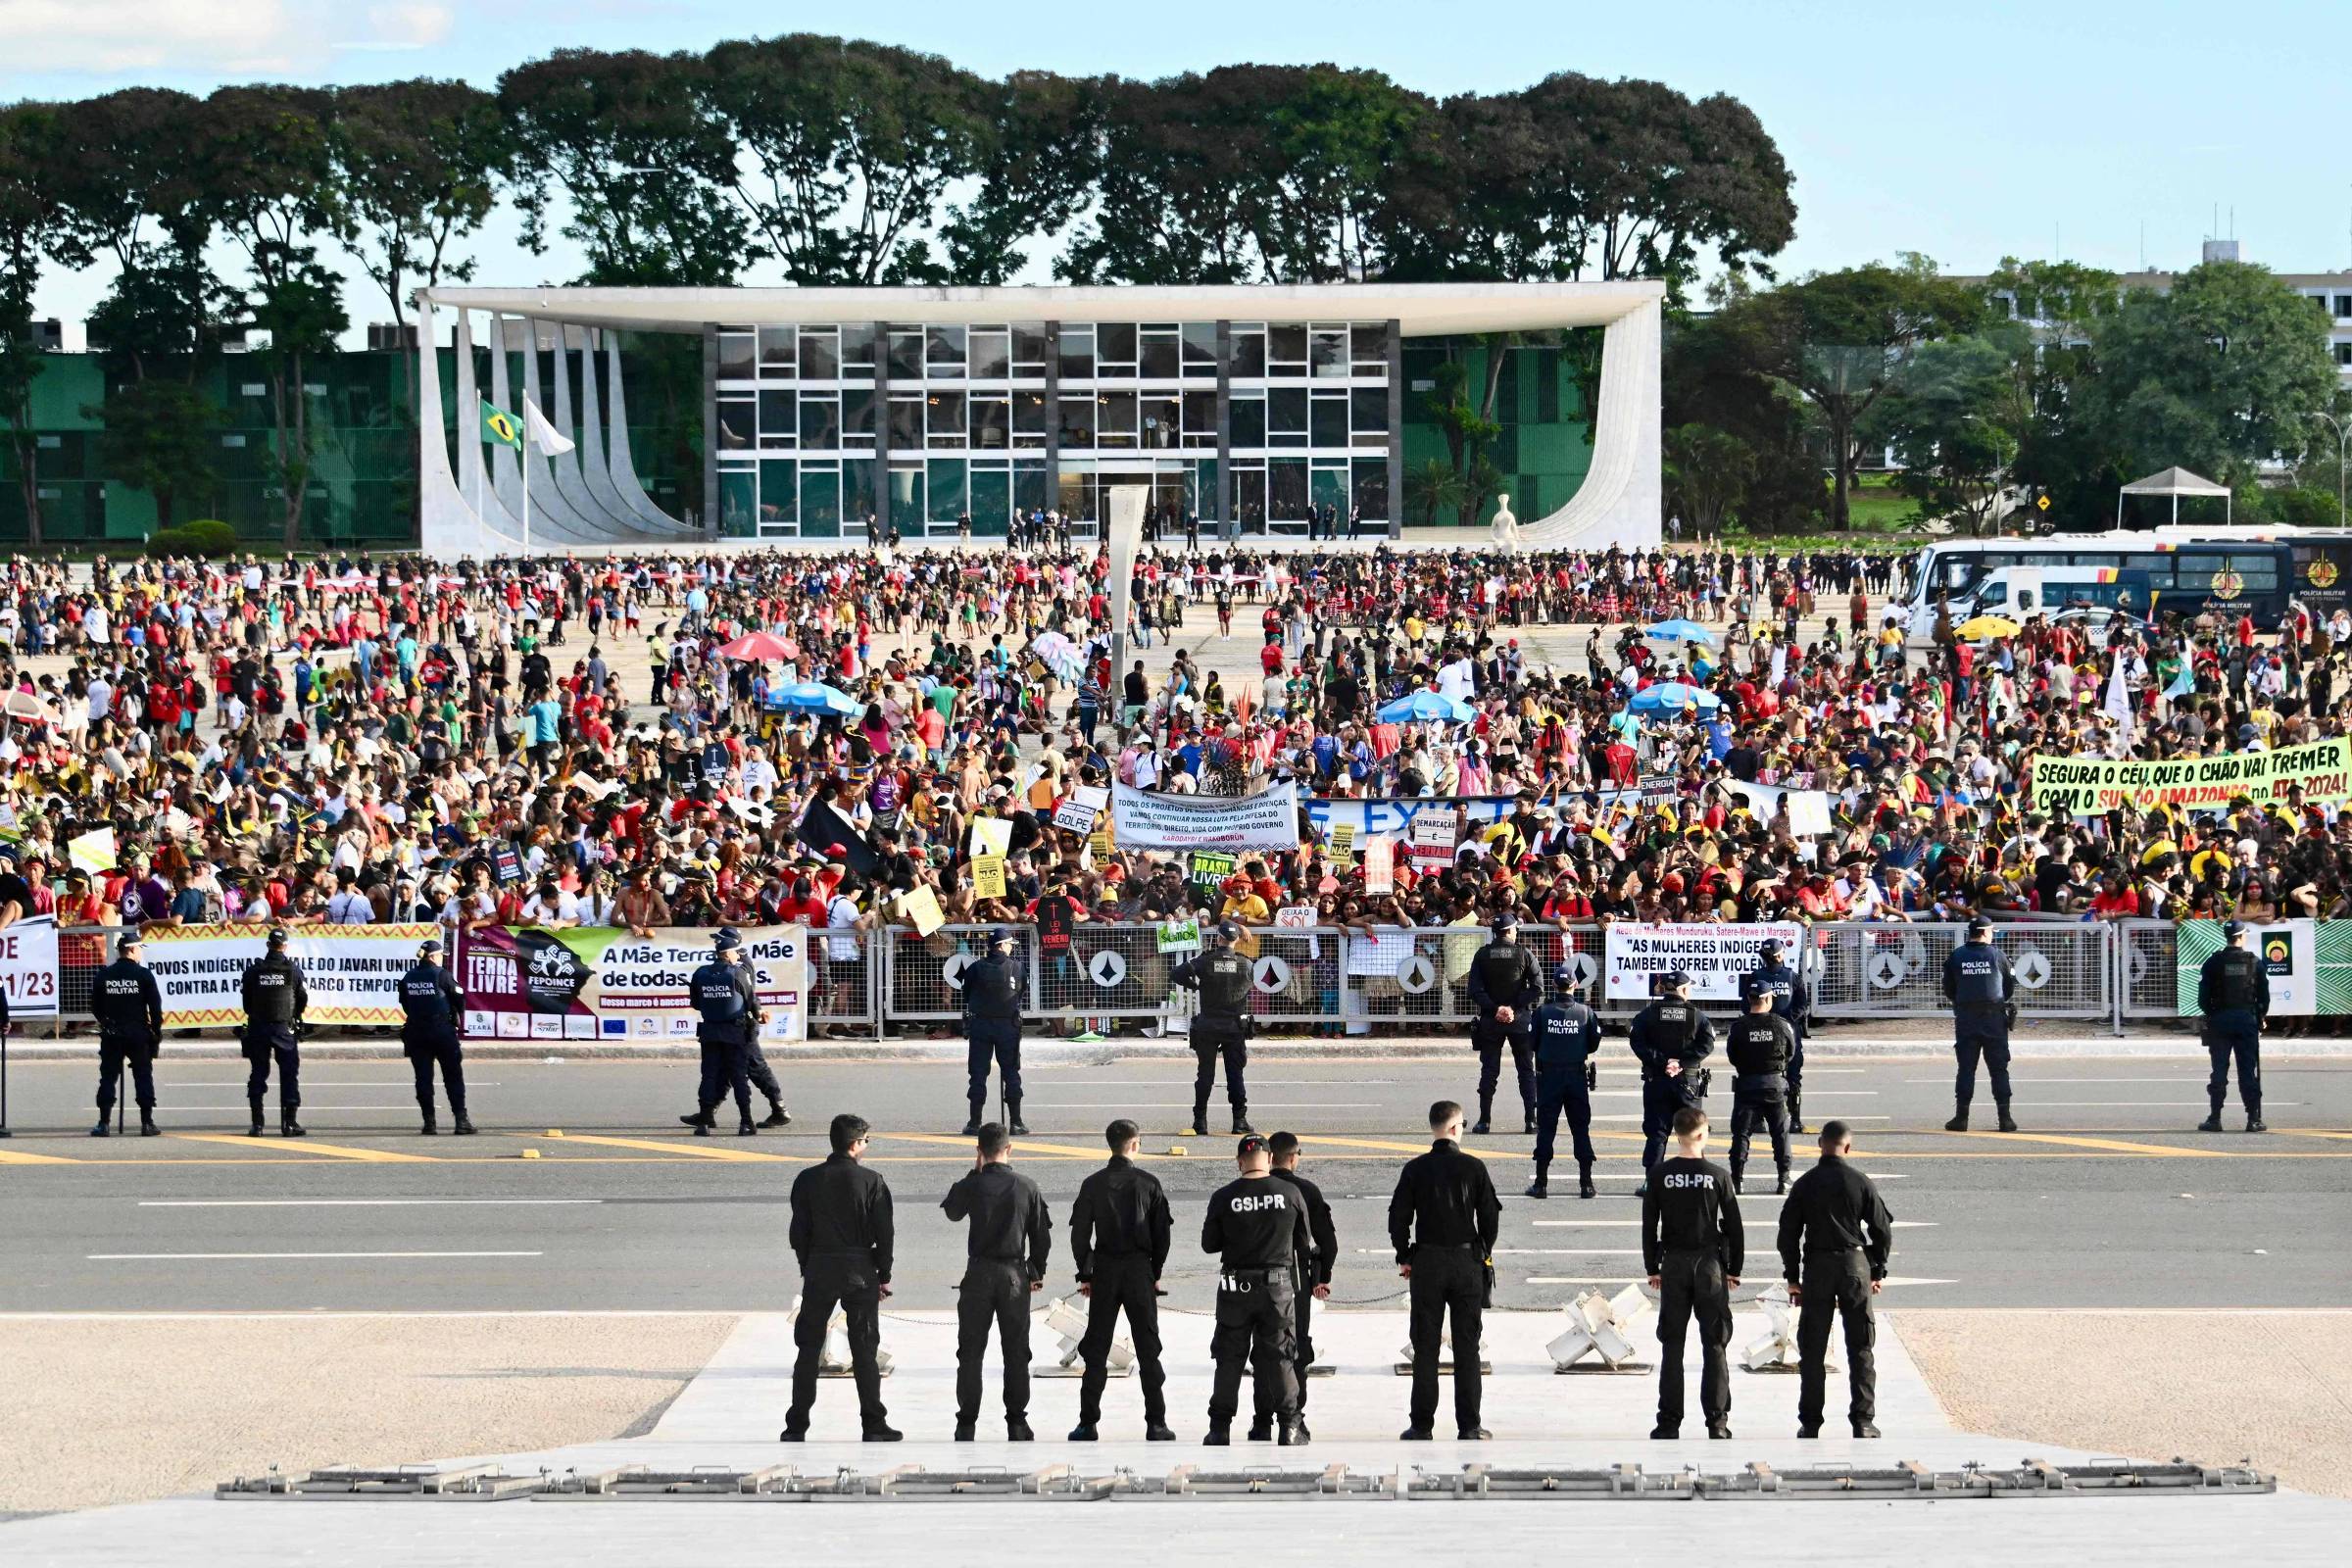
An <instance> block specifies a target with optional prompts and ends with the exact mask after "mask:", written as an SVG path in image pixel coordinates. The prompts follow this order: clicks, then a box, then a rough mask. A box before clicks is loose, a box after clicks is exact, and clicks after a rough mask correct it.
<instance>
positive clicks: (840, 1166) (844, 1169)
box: [778, 1111, 902, 1443]
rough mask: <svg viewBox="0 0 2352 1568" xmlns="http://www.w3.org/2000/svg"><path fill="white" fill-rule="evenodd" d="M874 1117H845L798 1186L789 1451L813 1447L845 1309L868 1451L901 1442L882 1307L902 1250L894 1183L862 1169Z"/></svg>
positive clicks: (793, 1236)
mask: <svg viewBox="0 0 2352 1568" xmlns="http://www.w3.org/2000/svg"><path fill="white" fill-rule="evenodd" d="M868 1130H869V1129H868V1128H867V1126H866V1123H865V1118H864V1117H862V1116H853V1115H851V1114H850V1113H849V1112H848V1111H843V1112H842V1113H841V1114H840V1115H838V1116H835V1117H834V1118H833V1124H832V1126H831V1127H830V1128H828V1129H827V1130H826V1136H827V1138H828V1139H829V1141H830V1142H831V1144H832V1146H833V1152H832V1153H831V1154H830V1155H828V1156H827V1157H826V1159H825V1162H824V1163H823V1164H821V1165H811V1166H809V1168H808V1169H807V1170H804V1171H802V1172H801V1173H800V1174H799V1175H798V1176H795V1177H794V1178H793V1179H792V1228H791V1231H790V1233H789V1239H790V1242H791V1245H792V1255H793V1256H794V1257H795V1258H796V1259H798V1260H799V1262H800V1265H801V1312H800V1316H798V1317H796V1318H794V1319H793V1324H792V1343H793V1346H794V1347H795V1348H796V1350H797V1351H798V1354H797V1355H796V1356H795V1358H794V1360H793V1364H792V1407H791V1408H790V1409H789V1410H787V1411H785V1413H784V1430H783V1432H781V1433H780V1434H778V1437H779V1440H780V1441H782V1442H785V1443H806V1442H808V1441H809V1411H810V1409H811V1408H813V1407H814V1406H815V1404H816V1369H817V1364H818V1362H820V1361H821V1360H823V1359H824V1353H825V1329H826V1325H827V1324H828V1323H829V1322H830V1321H831V1320H832V1317H833V1309H834V1308H835V1307H836V1306H839V1307H840V1308H841V1309H842V1312H843V1314H844V1315H845V1316H846V1317H847V1318H848V1319H849V1326H848V1333H849V1341H850V1369H851V1372H852V1374H853V1375H854V1376H855V1377H856V1379H857V1382H858V1418H859V1421H860V1423H861V1424H862V1425H863V1427H864V1429H865V1441H866V1442H868V1443H896V1442H898V1441H899V1439H900V1437H901V1436H902V1434H901V1433H899V1432H898V1431H896V1430H895V1429H893V1428H892V1426H891V1425H890V1420H889V1416H890V1412H889V1411H888V1410H887V1409H885V1408H884V1407H883V1404H882V1360H881V1350H882V1303H883V1301H884V1300H886V1299H888V1298H889V1296H890V1270H891V1258H892V1254H893V1252H894V1251H895V1250H896V1249H897V1236H898V1231H897V1225H896V1223H895V1221H894V1220H893V1218H892V1214H891V1203H890V1184H889V1183H888V1182H886V1181H884V1180H883V1179H882V1178H881V1176H880V1175H879V1174H877V1173H876V1172H874V1171H871V1170H868V1169H867V1168H866V1167H865V1165H864V1164H863V1163H862V1162H861V1160H862V1157H863V1155H864V1153H865V1135H866V1133H867V1132H868Z"/></svg>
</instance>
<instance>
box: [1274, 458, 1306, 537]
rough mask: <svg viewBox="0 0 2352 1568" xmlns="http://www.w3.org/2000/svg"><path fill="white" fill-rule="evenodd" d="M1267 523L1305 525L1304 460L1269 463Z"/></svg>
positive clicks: (1295, 459)
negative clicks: (1297, 523) (1302, 523)
mask: <svg viewBox="0 0 2352 1568" xmlns="http://www.w3.org/2000/svg"><path fill="white" fill-rule="evenodd" d="M1266 520H1267V521H1269V522H1304V521H1305V520H1306V460H1305V459H1304V458H1269V459H1267V460H1266Z"/></svg>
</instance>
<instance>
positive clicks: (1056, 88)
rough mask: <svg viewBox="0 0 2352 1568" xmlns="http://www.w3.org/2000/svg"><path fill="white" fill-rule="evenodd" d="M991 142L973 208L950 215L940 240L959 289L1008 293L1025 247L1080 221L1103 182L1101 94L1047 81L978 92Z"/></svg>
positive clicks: (1097, 87)
mask: <svg viewBox="0 0 2352 1568" xmlns="http://www.w3.org/2000/svg"><path fill="white" fill-rule="evenodd" d="M980 92H981V94H982V95H983V97H984V98H985V99H986V100H987V101H988V108H987V115H988V120H989V122H990V124H991V127H992V134H991V135H990V136H989V137H988V139H987V142H986V143H985V145H984V146H983V147H982V149H981V151H980V156H979V161H978V162H979V167H978V169H977V170H976V171H975V176H974V182H973V186H972V190H971V193H970V196H969V199H968V200H965V201H962V202H959V203H957V204H956V205H955V206H953V207H951V208H949V209H948V217H947V221H946V222H945V223H944V224H943V225H942V226H941V229H940V239H941V243H942V244H943V245H944V246H945V247H946V249H947V253H948V270H949V272H950V274H951V275H952V276H953V277H954V279H955V281H956V282H958V283H963V284H969V285H974V286H981V287H994V286H997V285H1001V284H1005V283H1009V282H1011V281H1012V278H1013V275H1014V274H1015V273H1016V272H1018V271H1019V270H1020V269H1021V267H1022V265H1023V263H1024V261H1025V260H1026V259H1027V257H1026V254H1025V247H1026V246H1028V245H1030V244H1033V243H1042V242H1044V241H1046V240H1050V239H1052V238H1053V237H1054V236H1055V235H1056V234H1059V233H1060V232H1062V230H1064V229H1066V228H1068V227H1069V225H1070V224H1071V223H1072V222H1074V221H1076V220H1077V217H1078V214H1079V213H1080V212H1081V211H1083V210H1084V209H1085V207H1086V204H1087V202H1088V200H1089V199H1090V198H1091V197H1092V196H1093V195H1094V191H1095V185H1096V182H1097V181H1098V180H1099V179H1100V178H1101V176H1102V172H1103V164H1102V158H1103V153H1102V136H1103V96H1102V89H1101V84H1100V83H1098V82H1094V81H1090V80H1084V79H1080V78H1076V77H1070V76H1057V75H1054V73H1051V72H1045V71H1022V72H1015V73H1013V74H1012V75H1011V76H1010V77H1008V78H1006V79H1005V80H1004V81H1002V82H989V83H984V84H982V86H981V88H980Z"/></svg>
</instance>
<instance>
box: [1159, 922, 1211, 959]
mask: <svg viewBox="0 0 2352 1568" xmlns="http://www.w3.org/2000/svg"><path fill="white" fill-rule="evenodd" d="M1200 948H1201V922H1200V921H1198V920H1170V921H1169V922H1167V923H1166V924H1165V925H1163V926H1161V927H1160V928H1159V951H1160V952H1162V953H1196V952H1199V951H1200Z"/></svg>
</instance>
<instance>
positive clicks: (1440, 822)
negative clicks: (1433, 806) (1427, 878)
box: [1408, 811, 1453, 871]
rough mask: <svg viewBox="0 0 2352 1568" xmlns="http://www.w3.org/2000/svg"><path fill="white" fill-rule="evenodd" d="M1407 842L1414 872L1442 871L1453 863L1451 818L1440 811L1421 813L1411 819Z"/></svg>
mask: <svg viewBox="0 0 2352 1568" xmlns="http://www.w3.org/2000/svg"><path fill="white" fill-rule="evenodd" d="M1408 842H1409V843H1410V844H1411V846H1412V855H1413V869H1414V870H1416V871H1442V870H1444V869H1445V868H1446V866H1448V865H1450V864H1452V863H1453V818H1452V817H1450V816H1447V815H1446V814H1445V813H1443V812H1440V811H1423V812H1422V813H1421V814H1420V815H1418V816H1416V817H1414V818H1413V826H1412V831H1411V834H1410V837H1409V840H1408Z"/></svg>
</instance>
